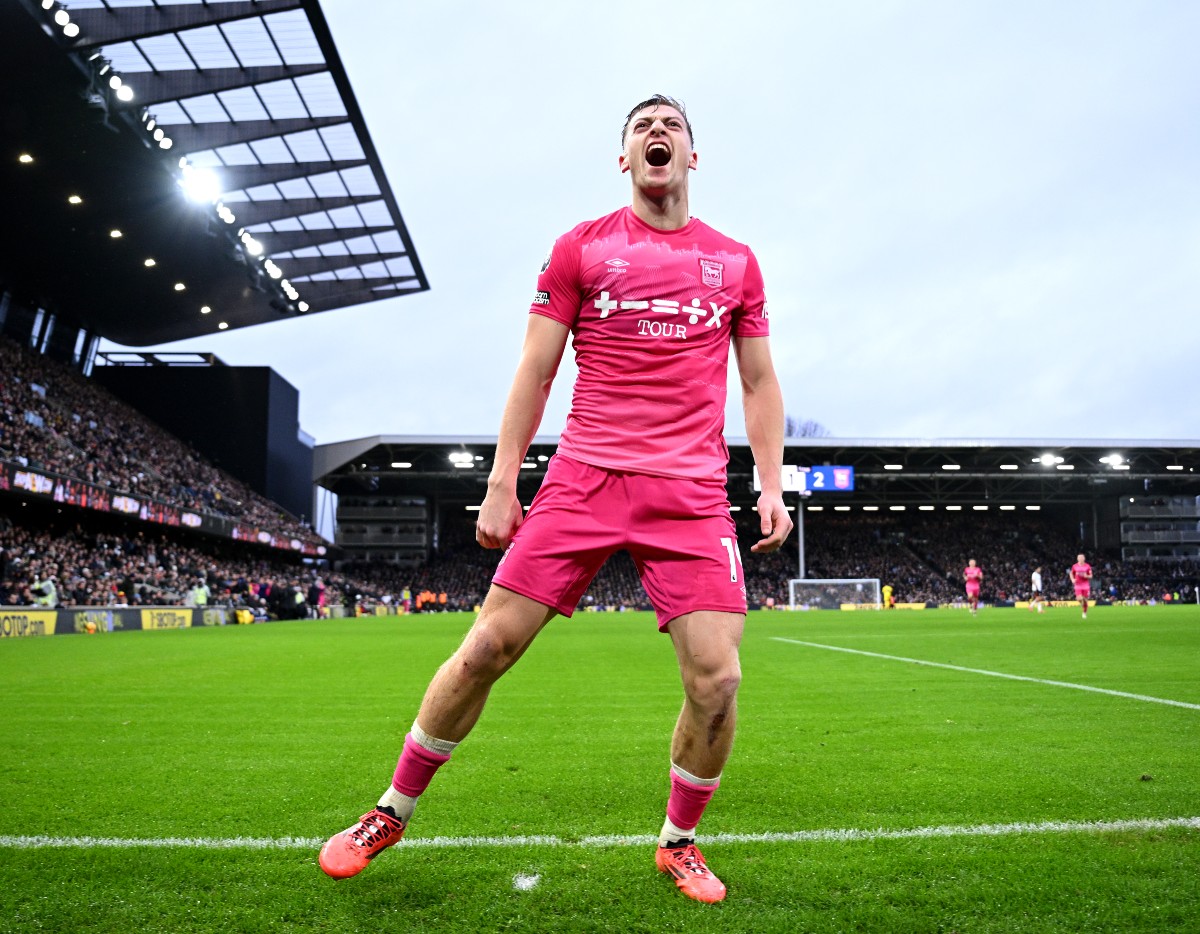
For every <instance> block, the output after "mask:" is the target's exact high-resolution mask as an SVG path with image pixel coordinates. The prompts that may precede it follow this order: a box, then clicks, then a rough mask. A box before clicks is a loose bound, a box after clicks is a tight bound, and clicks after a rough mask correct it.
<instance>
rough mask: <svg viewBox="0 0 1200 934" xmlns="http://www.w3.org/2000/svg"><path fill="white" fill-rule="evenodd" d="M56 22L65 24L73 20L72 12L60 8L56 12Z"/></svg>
mask: <svg viewBox="0 0 1200 934" xmlns="http://www.w3.org/2000/svg"><path fill="white" fill-rule="evenodd" d="M54 22H56V23H58V25H60V26H65V25H67V23H69V22H71V14H70V13H68V12H67V11H66V10H59V11H58V12H57V13H55V14H54Z"/></svg>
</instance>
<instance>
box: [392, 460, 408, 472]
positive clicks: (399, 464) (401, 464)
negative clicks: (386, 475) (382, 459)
mask: <svg viewBox="0 0 1200 934" xmlns="http://www.w3.org/2000/svg"><path fill="white" fill-rule="evenodd" d="M392 466H393V467H395V468H396V469H398V470H407V469H408V468H409V467H411V466H412V464H410V463H409V462H408V461H392Z"/></svg>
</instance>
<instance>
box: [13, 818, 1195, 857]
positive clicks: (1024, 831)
mask: <svg viewBox="0 0 1200 934" xmlns="http://www.w3.org/2000/svg"><path fill="white" fill-rule="evenodd" d="M1174 827H1182V828H1186V829H1190V830H1200V817H1165V818H1145V819H1133V820H1110V821H1041V822H1033V823H1025V822H1015V823H1008V824H972V825H967V826H956V825H946V826H941V827H909V828H900V829H896V830H886V829H884V828H879V829H876V830H858V829H853V828H849V829H844V830H794V831H790V832H768V833H717V834H700V835H697V838H696V839H697V841H698V842H700V843H705V844H708V843H715V844H722V843H830V842H832V843H838V842H853V841H870V840H912V839H934V838H953V837H1010V836H1020V835H1029V834H1067V833H1121V832H1128V831H1146V830H1167V829H1170V828H1174ZM324 842H325V838H323V837H321V838H318V837H227V838H205V837H157V838H155V837H150V838H123V837H50V836H28V837H18V836H2V835H0V849H10V850H44V849H80V850H97V849H133V848H138V847H150V848H157V849H192V850H314V851H315V850H317V849H318V848H319V847H320V846H321V844H323V843H324ZM657 842H658V837H657V836H655V835H653V834H631V835H620V834H614V835H608V836H594V837H582V838H580V839H578V840H566V839H563V838H562V837H556V836H552V835H550V836H519V837H429V838H426V839H421V838H417V839H414V840H404V841H403V842H402V843H399V844H397V848H398V849H410V848H412V847H419V848H435V849H444V848H452V847H460V848H467V849H487V848H495V847H518V846H551V847H579V848H582V849H597V848H600V847H617V846H647V845H650V844H654V843H657Z"/></svg>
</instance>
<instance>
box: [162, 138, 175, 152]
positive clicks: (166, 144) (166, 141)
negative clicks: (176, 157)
mask: <svg viewBox="0 0 1200 934" xmlns="http://www.w3.org/2000/svg"><path fill="white" fill-rule="evenodd" d="M158 145H159V146H161V147H162V148H163V149H170V148H171V147H172V146H174V145H175V144H174V143H172V142H171V137H169V136H165V137H163V138H162V139H160V140H159V141H158Z"/></svg>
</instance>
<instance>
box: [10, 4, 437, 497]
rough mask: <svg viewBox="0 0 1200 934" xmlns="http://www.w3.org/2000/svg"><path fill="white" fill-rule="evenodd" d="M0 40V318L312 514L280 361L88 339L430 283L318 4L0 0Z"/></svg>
mask: <svg viewBox="0 0 1200 934" xmlns="http://www.w3.org/2000/svg"><path fill="white" fill-rule="evenodd" d="M0 50H2V51H3V53H4V62H5V66H6V67H5V76H4V80H3V81H0V140H2V142H0V196H2V198H3V204H4V206H5V208H6V212H7V217H6V225H5V226H6V228H7V230H8V231H9V234H8V236H6V237H5V238H4V245H3V248H0V334H3V335H4V336H6V337H8V338H10V339H12V340H13V341H15V342H17V343H18V344H21V345H24V346H26V347H29V348H31V349H32V350H33V351H34V352H35V353H40V354H44V355H46V356H47V357H50V358H52V359H54V360H57V361H61V362H64V363H67V364H69V365H71V366H73V367H75V368H76V369H78V370H80V371H81V372H83V373H84V374H89V375H90V374H93V371H94V373H95V375H96V376H97V377H98V379H99V381H100V382H102V383H103V384H104V385H106V386H107V387H108V388H109V389H110V390H112V391H114V392H115V393H117V394H118V395H120V396H121V397H122V398H123V399H125V400H126V401H128V402H130V403H131V404H133V405H134V406H135V407H137V408H139V409H141V410H142V411H144V412H145V413H146V414H148V415H150V416H151V417H152V418H154V419H155V420H156V421H158V422H159V423H160V424H162V425H164V426H165V427H167V428H168V429H169V430H171V431H172V432H173V433H174V434H175V435H177V436H178V437H181V438H183V439H185V440H187V441H188V442H189V443H191V444H193V445H194V446H195V447H196V448H197V449H198V450H200V451H201V452H202V453H204V454H205V455H206V456H207V457H208V458H209V460H211V461H212V462H214V463H215V464H218V465H219V466H221V467H223V468H224V469H226V470H229V471H230V472H232V473H234V474H236V475H237V476H238V477H240V478H241V479H243V480H244V481H246V482H247V483H249V484H250V485H251V487H252V488H253V489H254V490H255V491H257V492H259V493H261V494H263V495H265V496H267V497H269V498H270V499H272V500H273V501H275V502H277V503H280V504H282V505H283V506H285V508H286V509H287V510H288V511H290V512H291V513H292V514H293V515H294V516H296V517H311V515H312V480H311V464H312V439H311V438H307V437H306V436H305V435H304V433H303V432H302V431H300V430H299V425H298V423H297V416H296V411H297V404H296V400H295V398H294V396H295V391H294V389H292V387H291V386H290V385H289V384H287V383H286V381H285V380H283V379H282V378H281V377H279V376H278V374H274V373H270V372H269V371H266V370H265V368H256V367H251V368H232V367H226V366H224V365H223V364H221V362H220V361H219V360H218V359H217V358H216V357H215V356H213V355H198V354H193V355H180V354H161V353H150V352H147V353H138V352H121V351H108V352H106V353H103V354H99V355H97V344H98V342H99V340H100V339H101V338H104V339H106V340H109V341H113V342H115V343H117V344H122V345H131V346H135V347H143V346H146V345H150V344H155V343H160V342H164V341H174V340H179V339H182V338H188V337H196V336H202V335H205V334H215V333H217V332H219V331H223V330H227V329H231V328H239V327H248V326H252V325H257V324H266V323H270V322H276V321H282V320H287V319H290V318H294V317H296V316H299V315H304V314H315V313H317V312H323V311H330V310H334V309H339V308H345V307H347V306H353V305H358V304H362V303H365V302H373V301H379V300H382V299H387V298H394V297H396V296H401V295H407V294H410V293H415V292H422V291H425V290H427V289H428V288H429V283H428V280H427V279H426V277H425V273H424V271H423V269H422V267H421V263H420V260H419V259H418V257H417V254H416V250H415V249H414V247H413V243H412V239H411V237H410V236H409V232H408V230H407V228H406V227H405V225H404V222H403V219H402V217H401V214H400V209H399V207H398V205H397V204H396V199H395V196H394V195H393V193H392V190H391V188H390V186H389V184H388V180H387V178H386V176H385V173H384V170H383V166H382V164H381V162H380V159H379V155H378V154H377V152H376V150H375V147H374V144H373V143H372V141H371V137H370V134H369V133H368V132H367V127H366V124H365V122H364V120H363V116H362V113H361V111H360V110H359V107H358V104H357V102H356V100H355V97H354V93H353V91H352V90H351V87H350V83H349V80H348V78H347V75H346V71H345V68H344V67H343V65H342V62H341V60H340V59H339V57H338V53H337V49H336V48H335V46H334V42H333V38H332V36H331V34H330V31H329V27H328V25H327V23H326V21H325V18H324V15H323V14H322V12H321V8H320V6H319V4H318V3H317V0H231V2H220V3H210V2H206V0H192V2H189V0H183V2H178V0H173V2H169V3H168V2H159V0H143V2H137V0H133V2H131V0H74V2H72V3H70V4H69V5H66V4H62V3H58V2H54V0H5V2H4V3H0ZM185 358H186V359H185ZM201 358H204V359H201ZM197 364H202V365H197ZM214 416H219V417H217V419H216V421H214V420H213V417H214ZM189 418H190V419H191V422H192V423H191V424H188V419H189ZM205 426H207V427H205Z"/></svg>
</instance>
